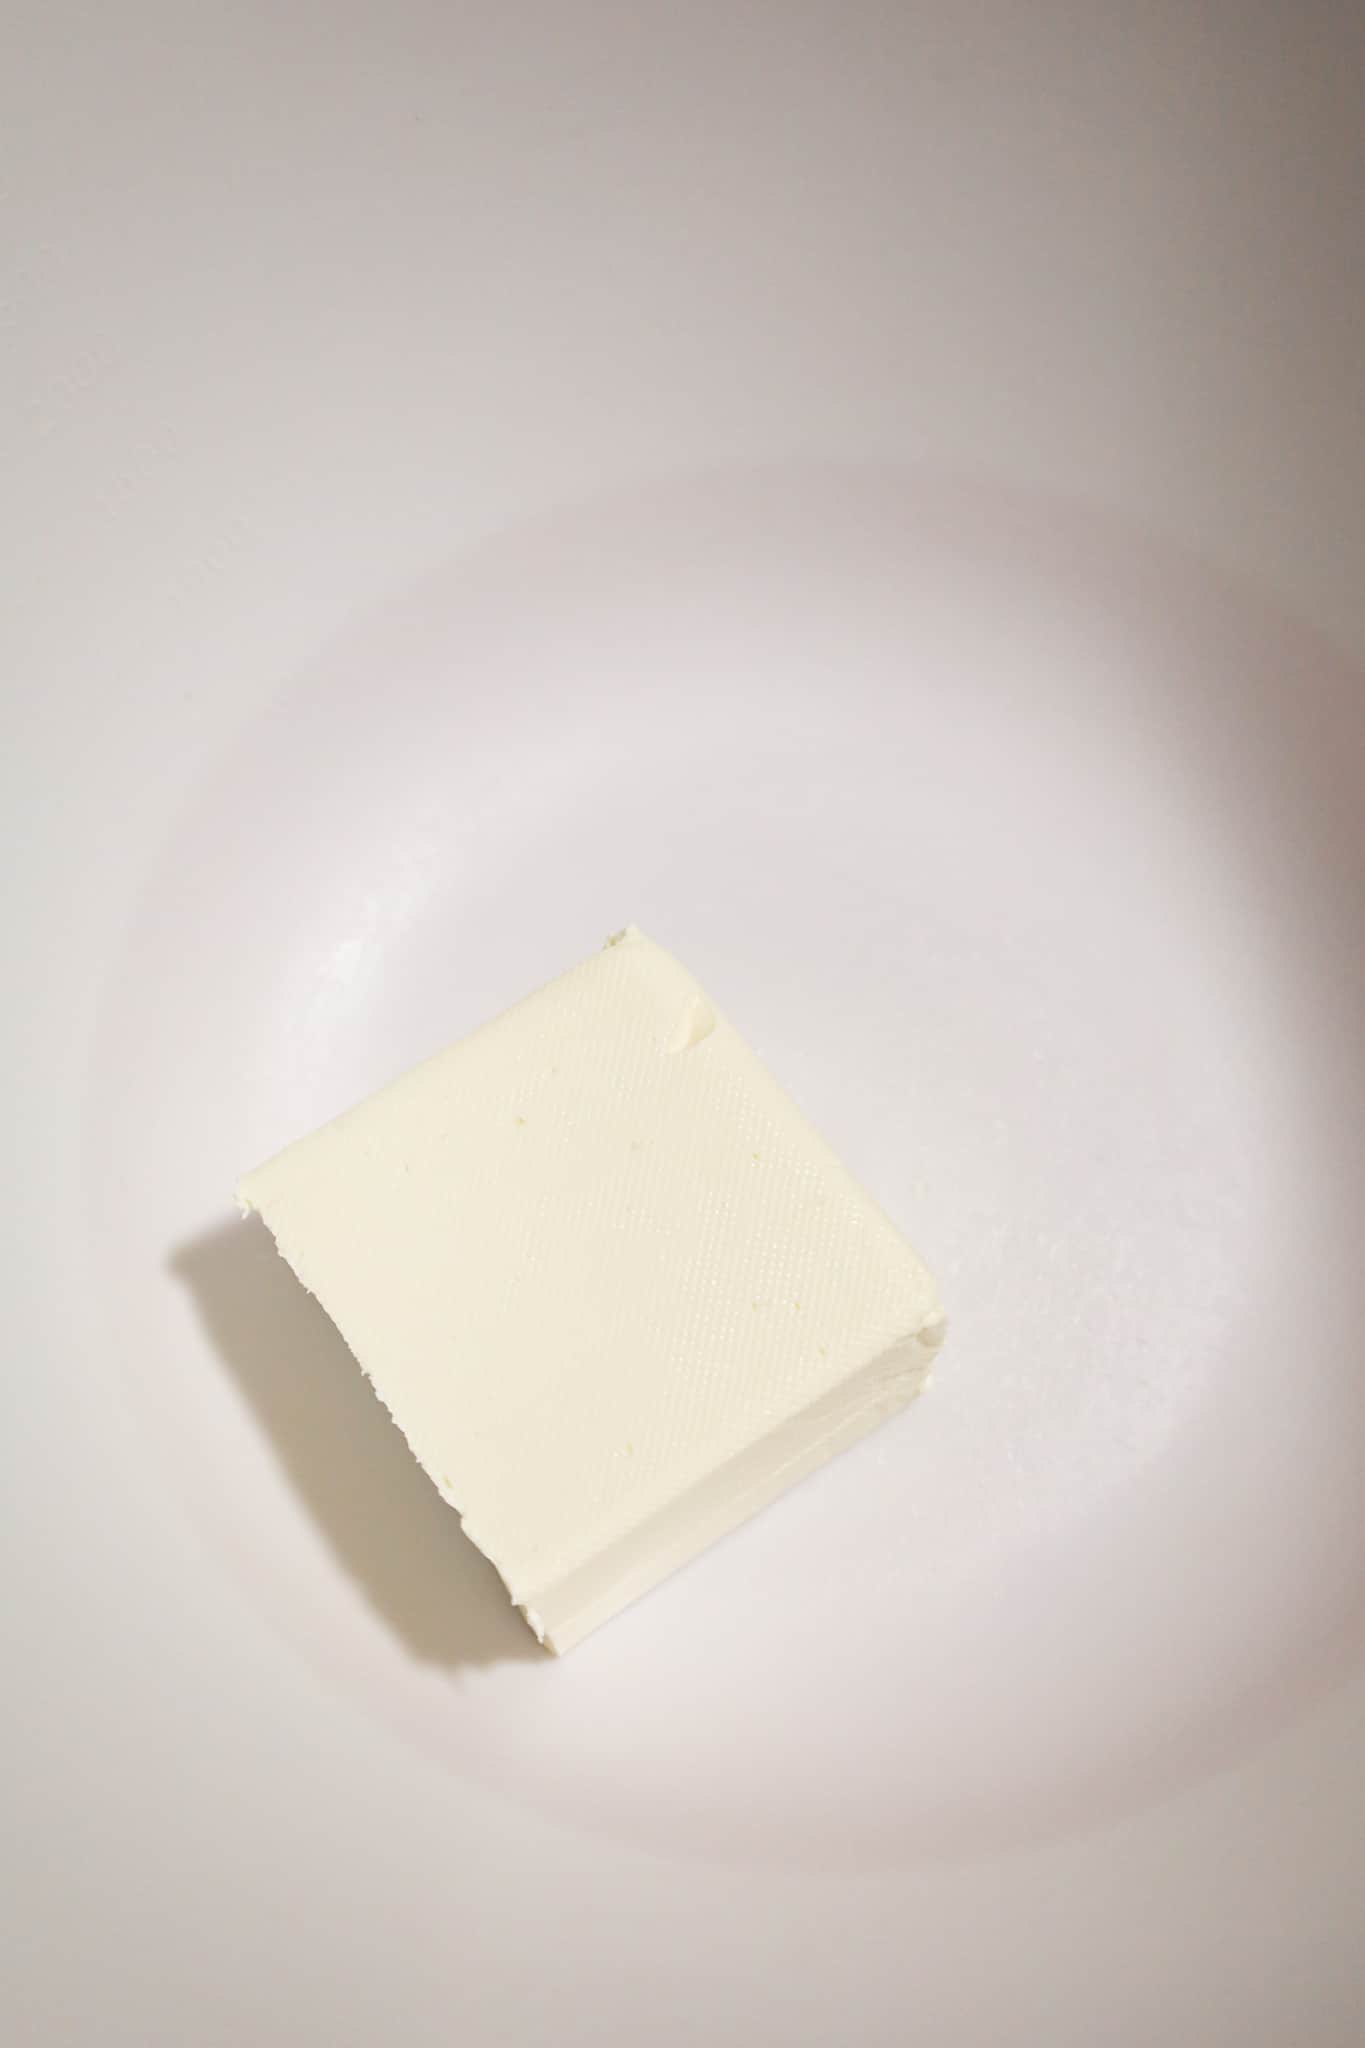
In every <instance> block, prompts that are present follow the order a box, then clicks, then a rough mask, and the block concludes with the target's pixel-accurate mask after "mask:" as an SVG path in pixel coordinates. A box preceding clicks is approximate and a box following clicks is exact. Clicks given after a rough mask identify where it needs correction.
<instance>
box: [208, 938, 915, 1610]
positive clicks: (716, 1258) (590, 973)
mask: <svg viewBox="0 0 1365 2048" xmlns="http://www.w3.org/2000/svg"><path fill="white" fill-rule="evenodd" d="M238 1201H239V1203H240V1205H241V1207H242V1208H243V1210H245V1211H248V1212H250V1211H256V1212H258V1213H259V1214H260V1215H261V1216H262V1217H263V1218H264V1220H265V1222H266V1224H267V1225H268V1226H269V1228H270V1230H271V1231H272V1233H273V1234H274V1237H275V1241H276V1243H277V1245H278V1247H279V1250H280V1252H281V1253H282V1254H283V1256H284V1257H285V1259H287V1260H288V1262H289V1264H290V1265H291V1266H292V1267H293V1269H294V1271H295V1272H296V1273H297V1275H298V1277H299V1279H300V1280H301V1281H302V1282H303V1284H304V1286H305V1287H307V1288H308V1289H309V1290H310V1291H311V1292H312V1293H313V1294H315V1295H316V1296H317V1297H318V1299H319V1301H320V1302H321V1303H322V1305H323V1307H324V1308H325V1309H326V1310H327V1312H328V1314H329V1315H330V1316H331V1317H332V1319H333V1321H334V1322H335V1323H336V1325H337V1327H338V1329H339V1330H340V1331H341V1333H342V1335H343V1336H344V1338H345V1339H346V1341H347V1343H348V1344H349V1345H350V1347H351V1349H352V1350H353V1352H354V1353H355V1355H356V1357H357V1359H358V1360H359V1362H360V1364H361V1365H362V1366H363V1368H364V1370H365V1371H366V1373H367V1374H368V1375H369V1376H370V1378H371V1380H372V1381H373V1383H374V1386H375V1388H376V1390H377V1392H378V1393H379V1395H380V1396H381V1398H382V1399H383V1401H384V1402H385V1404H386V1405H387V1407H388V1408H389V1410H390V1411H391V1413H392V1415H393V1417H394V1419H395V1421H396V1422H397V1423H398V1425H399V1427H400V1428H401V1429H402V1430H403V1432H404V1434H405V1436H406V1437H407V1439H408V1442H409V1444H410V1445H411V1447H412V1449H413V1451H414V1452H415V1454H416V1456H417V1457H418V1459H419V1460H420V1461H421V1463H422V1465H423V1466H424V1467H425V1468H426V1471H427V1472H428V1473H429V1474H430V1476H431V1478H432V1479H433V1480H434V1482H435V1484H436V1485H437V1486H438V1487H439V1488H440V1490H441V1492H442V1494H443V1495H444V1496H445V1498H446V1499H447V1500H448V1501H449V1502H450V1503H451V1505H452V1506H454V1507H455V1508H456V1509H457V1510H458V1511H459V1513H460V1515H461V1517H462V1519H463V1523H464V1527H465V1530H466V1532H467V1534H468V1535H469V1536H470V1538H471V1539H472V1540H473V1541H474V1542H475V1543H476V1544H477V1545H478V1547H479V1548H480V1549H481V1550H482V1551H484V1552H485V1553H486V1555H487V1556H488V1557H489V1558H491V1560H492V1562H493V1563H494V1565H495V1566H496V1567H497V1569H498V1571H499V1573H500V1574H501V1576H502V1578H503V1580H504V1582H505V1583H506V1585H507V1588H508V1590H509V1592H510V1594H511V1596H512V1599H513V1600H514V1601H515V1602H516V1603H517V1605H518V1606H519V1607H520V1608H521V1609H522V1610H523V1612H524V1613H525V1615H526V1617H527V1619H528V1621H529V1622H530V1623H531V1625H532V1627H533V1628H534V1629H535V1631H536V1633H537V1635H538V1636H539V1637H540V1638H541V1640H542V1641H543V1642H544V1643H545V1644H546V1645H547V1647H549V1648H550V1649H553V1650H564V1649H567V1648H568V1647H570V1645H572V1644H573V1643H574V1642H576V1641H577V1640H578V1639H579V1638H580V1637H581V1636H583V1635H584V1634H586V1633H587V1631H588V1630H589V1629H591V1628H594V1627H595V1626H596V1625H597V1624H598V1623H599V1622H602V1621H605V1620H606V1619H607V1618H608V1616H609V1615H611V1614H613V1613H615V1612H616V1611H617V1609H619V1608H620V1607H622V1606H624V1605H625V1604H626V1602H627V1601H629V1600H632V1599H634V1598H635V1597H636V1595H638V1594H640V1593H642V1592H644V1591H645V1590H646V1589H647V1588H648V1587H650V1586H652V1585H653V1584H654V1583H655V1582H656V1581H657V1580H659V1579H660V1578H662V1577H663V1576H664V1575H665V1574H666V1573H667V1572H669V1571H671V1570H672V1569H673V1568H674V1567H675V1566H677V1565H679V1564H681V1563H683V1562H684V1561H685V1560H686V1559H687V1558H689V1557H691V1556H693V1555H694V1554H695V1553H696V1552H697V1551H698V1550H700V1549H701V1548H702V1547H703V1546H704V1545H706V1544H707V1543H709V1542H710V1541H711V1540H712V1539H713V1538H714V1537H716V1536H718V1535H720V1534H721V1533H722V1532H723V1531H725V1530H726V1529H729V1528H731V1527H732V1526H733V1525H734V1524H735V1523H736V1522H739V1521H741V1520H742V1519H743V1518H744V1517H745V1516H747V1515H749V1514H751V1513H752V1512H753V1511H754V1510H755V1509H756V1508H758V1507H760V1506H761V1505H762V1504H763V1503H764V1502H765V1501H767V1500H769V1499H770V1498H771V1497H772V1496H773V1495H774V1494H776V1493H778V1492H779V1491H781V1489H782V1488H783V1487H785V1486H787V1485H788V1484H790V1483H791V1481H792V1480H794V1479H796V1478H798V1477H799V1476H800V1475H801V1474H802V1473H804V1472H806V1471H809V1470H810V1469H811V1468H812V1467H813V1466H815V1465H817V1464H819V1463H821V1462H822V1461H823V1460H824V1459H825V1458H827V1457H829V1456H830V1455H831V1454H832V1453H833V1452H834V1451H836V1450H838V1449H839V1448H840V1447H841V1446H842V1445H844V1444H846V1443H849V1442H851V1441H852V1440H853V1439H854V1438H855V1437H857V1436H859V1435H861V1434H862V1433H863V1432H864V1431H866V1430H868V1429H871V1428H872V1427H873V1426H874V1425H875V1424H876V1423H878V1422H879V1421H881V1420H883V1419H884V1418H885V1417H886V1416H888V1415H890V1414H892V1413H893V1412H894V1411H895V1410H896V1409H898V1408H900V1407H902V1406H903V1405H904V1404H905V1403H906V1402H907V1401H909V1400H910V1399H911V1398H912V1397H913V1396H914V1395H915V1394H916V1393H917V1392H919V1390H920V1388H921V1387H922V1385H923V1383H924V1381H925V1379H926V1378H927V1376H928V1373H929V1370H930V1367H931V1365H932V1362H933V1357H934V1353H935V1351H936V1349H937V1347H938V1344H939V1342H940V1341H941V1338H942V1334H943V1328H944V1322H943V1317H942V1314H941V1312H940V1311H939V1308H938V1302H937V1297H936V1294H935V1289H934V1285H933V1282H932V1280H931V1279H930V1277H929V1274H928V1273H927V1271H926V1270H925V1268H924V1266H923V1265H922V1264H921V1263H920V1261H919V1259H918V1258H917V1257H916V1256H915V1254H914V1253H913V1252H912V1251H911V1250H910V1248H909V1246H908V1245H906V1244H905V1242H904V1241H903V1239H902V1238H901V1237H900V1236H899V1235H898V1234H897V1232H896V1231H895V1230H894V1229H893V1227H892V1226H891V1224H890V1223H889V1222H888V1221H887V1219H886V1218H885V1217H884V1216H883V1215H882V1213H881V1211H880V1210H879V1209H878V1208H877V1206H876V1204H875V1203H874V1202H873V1201H872V1200H871V1198H870V1197H869V1196H868V1195H866V1194H865V1193H864V1192H863V1190H862V1189H861V1188H860V1187H859V1186H858V1185H857V1183H856V1182H855V1181H854V1180H853V1179H852V1177H851V1176H850V1175H849V1174H848V1173H847V1172H846V1171H845V1170H844V1168H843V1167H842V1166H841V1165H840V1164H839V1161H838V1160H837V1159H836V1158H835V1157H834V1155H833V1154H832V1153H831V1152H830V1150H829V1149H828V1147H827V1146H826V1145H825V1144H824V1143H823V1141H822V1140H821V1139H820V1138H819V1137H818V1136H817V1135H816V1134H815V1132H814V1131H813V1130H812V1129H811V1128H810V1126H809V1125H808V1124H807V1123H806V1122H805V1121H804V1119H803V1118H802V1117H801V1116H800V1115H799V1113H798V1112H797V1111H796V1109H795V1108H794V1107H793V1106H792V1104H791V1103H789V1102H788V1101H787V1099H786V1097H785V1096H784V1095H783V1094H782V1093H781V1091H780V1090H779V1089H778V1087H777V1086H776V1084H775V1083H774V1082H773V1081H772V1080H771V1079H770V1077H769V1076H768V1074H767V1072H766V1071H765V1069H764V1068H763V1067H762V1065H761V1064H760V1062H759V1061H758V1060H757V1059H756V1058H755V1056H754V1055H753V1054H752V1053H751V1052H750V1051H749V1050H748V1048H747V1046H746V1045H745V1044H744V1043H743V1041H742V1039H741V1038H740V1037H739V1036H738V1034H737V1033H736V1032H735V1031H734V1030H733V1029H732V1028H731V1026H730V1025H729V1024H727V1023H726V1021H725V1020H724V1018H723V1017H721V1016H719V1015H718V1014H717V1013H716V1011H715V1010H714V1009H713V1007H712V1006H711V1004H710V1003H709V1001H708V1000H707V998H706V997H705V996H704V995H703V994H702V992H701V990H700V989H699V988H698V986H697V984H696V983H695V982H694V981H693V979H692V977H691V976H690V975H689V974H688V973H687V972H686V970H685V969H684V968H682V967H681V966H679V964H678V963H677V962H676V961H675V960H673V959H671V958H670V956H669V955H668V954H667V953H665V952H663V951H662V950H661V949H660V948H659V947H657V946H655V945H653V944H652V943H651V942H650V941H649V940H648V939H646V938H645V937H643V936H642V935H641V934H640V933H638V932H636V931H634V930H633V929H632V930H630V931H627V932H624V933H622V934H621V936H620V937H619V938H618V939H616V940H614V941H612V942H611V943H610V944H609V945H608V946H607V947H606V948H605V949H604V950H603V951H602V952H601V953H599V954H597V955H595V956H594V957H593V958H592V959H590V960H588V961H586V962H584V964H583V965H582V966H580V967H577V968H575V969H573V970H572V971H571V972H570V973H568V974H566V975H563V976H562V977H561V978H560V979H559V980H558V981H555V982H553V983H551V985H550V986H549V987H548V988H545V989H543V990H541V991H540V993H539V994H537V995H534V996H531V997H530V998H528V1000H527V1001H525V1002H523V1003H520V1004H518V1005H517V1007H516V1008H515V1009H513V1010H510V1011H509V1012H507V1014H506V1015H505V1016H503V1017H500V1018H499V1019H497V1020H496V1022H494V1023H492V1024H489V1025H486V1026H485V1027H484V1028H483V1029H482V1030H480V1031H477V1032H475V1033H474V1035H473V1036H472V1037H470V1038H468V1039H465V1040H463V1041H462V1042H460V1043H459V1044H456V1045H454V1046H452V1047H450V1048H449V1050H447V1051H445V1052H443V1053H439V1054H438V1055H437V1056H436V1057H435V1058H434V1059H431V1060H428V1061H426V1062H425V1063H424V1064H423V1065H421V1066H419V1067H416V1068H414V1069H413V1070H412V1071H411V1072H410V1073H408V1074H405V1075H403V1076H402V1078H401V1079H399V1080H397V1081H395V1082H393V1083H392V1085H391V1086H389V1087H387V1088H384V1089H382V1090H381V1091H380V1092H379V1093H378V1094H377V1095H373V1096H371V1097H370V1098H369V1099H368V1100H367V1101H365V1102H362V1103H360V1104H359V1105H358V1106H357V1107H356V1108H354V1109H352V1110H350V1111H348V1112H347V1113H346V1114H345V1115H344V1116H341V1117H338V1118H337V1119H336V1120H335V1122H333V1123H330V1124H327V1125H325V1126H324V1127H323V1128H322V1129H321V1130H319V1131H316V1132H314V1133H313V1135H312V1136H311V1137H307V1138H304V1139H302V1140H300V1141H299V1143H297V1144H295V1145H291V1146H290V1147H289V1148H288V1149H287V1150H286V1151H284V1152H282V1153H280V1154H279V1155H278V1156H277V1157H276V1158H274V1159H271V1160H269V1161H268V1162H267V1163H266V1164H265V1165H264V1166H261V1167H259V1168H258V1169H257V1170H256V1171H255V1172H254V1173H251V1174H248V1175H247V1177H246V1178H245V1180H244V1181H243V1182H242V1184H241V1186H240V1188H239V1189H238Z"/></svg>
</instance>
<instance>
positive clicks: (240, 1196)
mask: <svg viewBox="0 0 1365 2048" xmlns="http://www.w3.org/2000/svg"><path fill="white" fill-rule="evenodd" d="M233 1200H234V1201H235V1202H236V1204H237V1207H238V1209H239V1210H240V1211H241V1213H242V1216H243V1217H244V1218H250V1217H252V1216H258V1217H260V1220H261V1224H262V1227H263V1228H264V1229H265V1230H267V1231H269V1233H270V1242H271V1244H272V1245H273V1246H274V1248H275V1252H276V1255H277V1257H279V1258H281V1259H283V1260H284V1263H285V1265H286V1266H288V1268H289V1270H290V1272H291V1273H292V1274H293V1276H294V1278H295V1279H296V1280H297V1281H298V1283H299V1286H300V1287H301V1288H302V1289H303V1291H304V1293H305V1294H306V1295H307V1296H308V1297H309V1299H310V1300H312V1301H317V1302H318V1306H319V1307H320V1308H321V1309H322V1312H323V1314H324V1315H326V1316H327V1319H328V1321H329V1322H331V1323H332V1327H333V1329H334V1330H336V1333H337V1335H338V1336H339V1337H340V1339H341V1341H342V1343H343V1344H345V1346H346V1349H347V1350H348V1351H349V1352H350V1354H351V1357H352V1359H354V1361H355V1364H356V1367H357V1369H358V1370H359V1371H360V1372H361V1373H362V1374H363V1375H364V1378H365V1382H366V1385H367V1386H368V1387H369V1389H370V1392H371V1393H372V1394H373V1395H374V1397H375V1399H376V1401H378V1403H379V1405H380V1407H381V1408H382V1409H383V1410H384V1413H385V1414H386V1415H387V1416H388V1418H389V1420H390V1422H391V1423H392V1424H393V1426H394V1428H395V1429H396V1430H397V1431H398V1434H399V1435H400V1436H401V1437H402V1439H403V1442H404V1443H405V1444H406V1445H407V1447H408V1449H409V1451H410V1452H411V1453H412V1460H413V1463H414V1464H415V1465H416V1467H417V1469H418V1471H419V1472H420V1473H421V1474H422V1477H423V1478H424V1479H425V1480H426V1481H427V1482H428V1483H429V1484H430V1485H432V1486H434V1487H435V1489H436V1491H437V1493H439V1494H440V1496H441V1499H442V1500H443V1501H444V1502H445V1504H446V1506H447V1507H448V1508H451V1509H453V1511H454V1513H455V1514H456V1515H457V1516H459V1522H460V1527H461V1529H462V1530H463V1531H464V1533H465V1535H466V1536H467V1537H468V1538H469V1541H470V1542H471V1543H472V1544H473V1546H474V1548H475V1549H476V1550H477V1551H478V1553H479V1555H480V1556H481V1557H485V1558H487V1559H488V1562H489V1564H491V1565H492V1567H493V1569H494V1571H495V1572H496V1573H497V1575H498V1577H499V1579H501V1581H502V1584H503V1587H504V1589H505V1590H506V1593H507V1597H508V1599H509V1600H510V1601H511V1603H512V1605H513V1607H514V1608H515V1609H516V1611H517V1613H518V1614H519V1615H521V1617H522V1619H523V1620H524V1621H525V1622H526V1624H527V1625H528V1627H529V1628H530V1630H531V1633H532V1634H533V1635H534V1636H535V1639H536V1641H537V1642H538V1643H539V1644H540V1646H541V1648H542V1649H543V1650H547V1651H549V1653H550V1654H551V1655H552V1656H555V1657H557V1656H558V1655H559V1650H558V1648H557V1647H556V1645H555V1644H554V1643H553V1642H551V1641H550V1639H549V1638H548V1637H547V1635H546V1633H545V1624H544V1622H543V1621H542V1620H541V1618H540V1616H539V1615H538V1614H537V1613H536V1611H535V1609H534V1608H533V1607H529V1606H528V1605H527V1604H526V1602H525V1601H524V1600H519V1599H518V1598H517V1595H516V1591H515V1589H514V1588H513V1587H512V1586H510V1585H509V1584H508V1582H507V1578H506V1575H505V1573H504V1572H503V1569H502V1566H501V1565H500V1564H499V1563H498V1561H497V1559H496V1558H495V1557H494V1556H493V1555H492V1554H491V1553H490V1552H489V1551H488V1550H487V1549H486V1548H485V1547H484V1545H483V1543H482V1542H481V1541H480V1539H479V1538H478V1536H477V1535H476V1534H475V1533H474V1531H473V1530H472V1529H471V1528H470V1526H469V1524H468V1522H467V1521H466V1520H465V1517H464V1514H463V1512H462V1510H461V1508H460V1506H459V1504H458V1502H457V1501H455V1500H453V1499H452V1498H451V1495H450V1493H449V1491H448V1490H447V1484H446V1482H445V1480H444V1476H442V1478H440V1479H438V1478H437V1477H436V1475H435V1474H434V1473H433V1472H432V1471H431V1470H430V1469H429V1467H428V1466H427V1465H426V1464H425V1463H424V1461H423V1460H422V1459H421V1458H420V1457H418V1455H417V1450H416V1447H415V1446H414V1444H413V1441H412V1438H411V1437H410V1436H409V1435H408V1433H407V1431H406V1430H405V1429H404V1427H403V1425H402V1423H401V1422H400V1421H399V1420H398V1417H397V1416H396V1415H395V1414H394V1412H393V1409H392V1408H391V1407H390V1406H389V1404H388V1402H387V1401H386V1400H385V1399H384V1396H383V1394H382V1393H381V1392H380V1390H379V1386H378V1384H377V1383H376V1381H375V1377H374V1374H373V1373H372V1372H371V1371H370V1369H369V1367H368V1366H367V1365H366V1364H365V1361H364V1359H362V1358H360V1357H359V1356H358V1355H357V1353H356V1351H355V1350H354V1348H353V1346H352V1345H351V1344H350V1342H349V1341H348V1339H347V1337H346V1333H345V1332H344V1330H342V1329H340V1328H339V1327H338V1325H337V1324H336V1322H335V1321H333V1319H332V1317H331V1315H330V1314H329V1312H328V1310H327V1308H326V1306H325V1304H324V1303H322V1302H321V1301H320V1300H319V1297H318V1296H317V1295H316V1294H315V1293H314V1292H313V1289H312V1288H311V1287H310V1286H309V1285H308V1282H307V1281H306V1280H305V1279H304V1277H303V1275H302V1274H301V1273H300V1271H299V1269H298V1267H297V1266H296V1265H295V1264H294V1261H293V1260H292V1259H291V1258H290V1256H289V1254H288V1252H286V1250H285V1249H284V1246H283V1245H282V1244H281V1243H280V1240H279V1238H278V1237H277V1235H276V1234H275V1232H274V1231H273V1230H272V1229H271V1227H270V1223H269V1221H268V1219H267V1217H266V1216H265V1214H264V1212H263V1211H262V1210H260V1209H258V1208H257V1207H256V1204H255V1203H254V1202H253V1201H252V1199H251V1197H250V1196H249V1195H247V1194H245V1193H244V1192H243V1184H242V1183H239V1184H238V1186H237V1187H236V1189H235V1190H234V1191H233Z"/></svg>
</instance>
